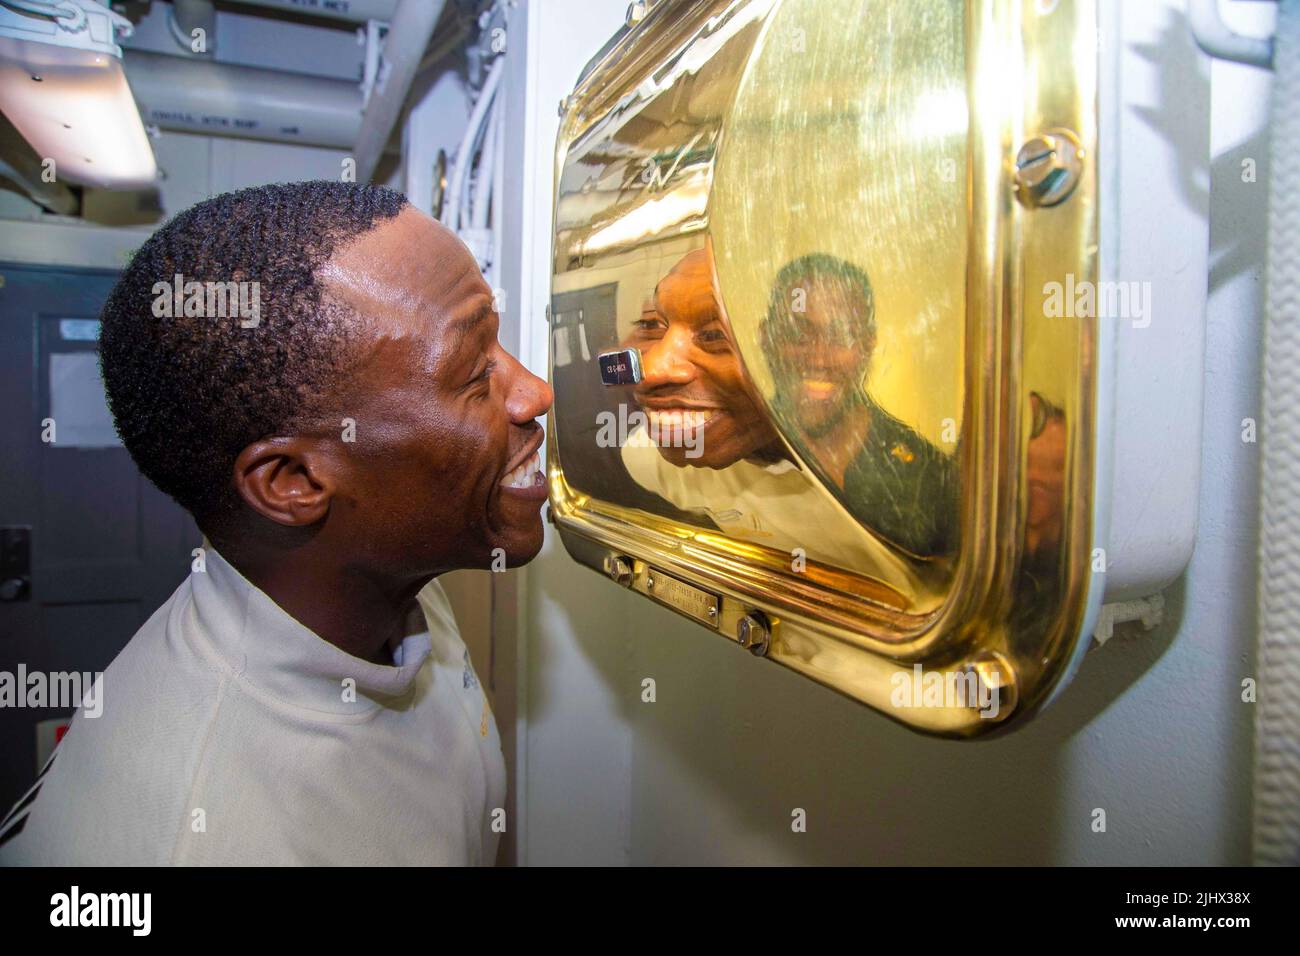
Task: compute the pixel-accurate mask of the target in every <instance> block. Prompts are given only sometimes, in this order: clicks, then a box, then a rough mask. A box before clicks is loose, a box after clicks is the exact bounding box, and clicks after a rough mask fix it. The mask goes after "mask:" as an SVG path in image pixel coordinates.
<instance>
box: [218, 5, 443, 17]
mask: <svg viewBox="0 0 1300 956" xmlns="http://www.w3.org/2000/svg"><path fill="white" fill-rule="evenodd" d="M230 2H231V3H236V4H239V5H240V6H245V7H263V8H265V9H267V10H279V11H280V12H282V13H288V14H294V15H297V16H300V17H301V16H310V17H321V18H324V19H328V20H345V21H347V22H348V23H365V22H366V21H367V20H392V19H393V13H394V11H395V10H396V9H397V4H398V0H346V2H340V0H230ZM439 6H441V4H439Z"/></svg>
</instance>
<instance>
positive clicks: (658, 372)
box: [641, 325, 695, 387]
mask: <svg viewBox="0 0 1300 956" xmlns="http://www.w3.org/2000/svg"><path fill="white" fill-rule="evenodd" d="M692 348H693V343H692V340H691V335H690V331H689V330H687V329H683V328H681V327H677V328H674V327H673V326H671V325H670V326H669V327H668V331H667V332H665V333H664V337H663V338H662V339H660V340H659V341H658V342H655V343H654V344H653V345H651V346H650V347H649V348H643V349H641V384H642V385H643V386H648V387H654V386H656V385H684V384H686V383H687V382H689V381H690V380H691V379H692V378H694V377H695V363H694V362H692V361H691V349H692Z"/></svg>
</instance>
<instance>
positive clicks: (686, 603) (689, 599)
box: [632, 566, 719, 628]
mask: <svg viewBox="0 0 1300 956" xmlns="http://www.w3.org/2000/svg"><path fill="white" fill-rule="evenodd" d="M632 588H633V589H634V590H636V591H640V592H641V593H642V594H645V595H648V596H650V597H652V598H654V599H655V600H656V601H658V602H659V603H660V604H666V605H668V606H669V607H670V608H672V609H673V610H675V611H680V612H681V613H682V614H685V615H686V616H687V617H689V618H693V619H694V620H696V621H699V622H700V623H701V624H706V625H708V626H709V627H715V628H716V627H717V626H718V600H719V598H718V596H717V595H716V594H711V593H710V592H708V591H704V590H701V589H700V588H697V587H695V586H694V585H693V584H687V583H686V582H685V581H683V580H681V579H680V578H675V577H673V576H672V575H671V574H665V573H664V572H663V571H660V570H659V569H658V568H652V567H649V566H647V567H646V569H645V573H644V574H641V575H638V576H637V579H636V581H635V582H633V584H632Z"/></svg>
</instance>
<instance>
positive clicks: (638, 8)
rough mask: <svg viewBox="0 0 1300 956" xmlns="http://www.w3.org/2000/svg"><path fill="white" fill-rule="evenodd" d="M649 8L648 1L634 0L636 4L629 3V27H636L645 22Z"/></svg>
mask: <svg viewBox="0 0 1300 956" xmlns="http://www.w3.org/2000/svg"><path fill="white" fill-rule="evenodd" d="M648 8H649V4H647V3H646V0H634V2H632V3H629V4H628V5H627V25H628V26H630V27H634V26H636V25H637V24H638V23H640V22H641V21H642V20H644V19H645V15H646V12H647V10H648Z"/></svg>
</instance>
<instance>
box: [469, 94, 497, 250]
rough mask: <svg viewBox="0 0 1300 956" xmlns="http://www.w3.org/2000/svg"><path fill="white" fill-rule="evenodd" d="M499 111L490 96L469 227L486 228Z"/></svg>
mask: <svg viewBox="0 0 1300 956" xmlns="http://www.w3.org/2000/svg"><path fill="white" fill-rule="evenodd" d="M500 112H501V103H500V101H499V100H498V99H497V98H496V97H495V96H494V97H492V109H491V110H489V111H488V118H487V132H485V133H484V134H483V151H482V152H481V153H480V154H479V161H478V182H477V183H476V184H475V186H474V208H473V210H472V212H471V213H470V217H469V224H470V228H471V229H486V228H487V224H488V209H489V200H490V199H491V198H492V185H493V183H492V179H493V176H494V174H495V173H496V160H495V159H494V157H495V155H496V148H497V135H498V133H499V130H498V128H497V127H498V126H499V125H500V124H499V123H497V114H498V113H500Z"/></svg>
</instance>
